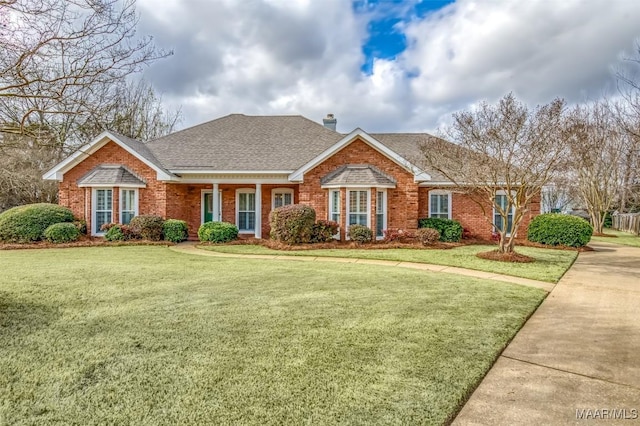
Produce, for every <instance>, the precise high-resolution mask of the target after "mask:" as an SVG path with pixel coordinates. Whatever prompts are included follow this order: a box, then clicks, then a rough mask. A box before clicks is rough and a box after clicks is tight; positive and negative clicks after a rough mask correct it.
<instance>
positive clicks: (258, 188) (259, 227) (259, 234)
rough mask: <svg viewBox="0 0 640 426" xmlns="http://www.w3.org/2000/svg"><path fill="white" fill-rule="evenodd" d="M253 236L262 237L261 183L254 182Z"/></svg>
mask: <svg viewBox="0 0 640 426" xmlns="http://www.w3.org/2000/svg"><path fill="white" fill-rule="evenodd" d="M255 215H256V221H255V226H254V229H255V233H254V234H255V237H256V238H262V184H261V183H256V213H255Z"/></svg>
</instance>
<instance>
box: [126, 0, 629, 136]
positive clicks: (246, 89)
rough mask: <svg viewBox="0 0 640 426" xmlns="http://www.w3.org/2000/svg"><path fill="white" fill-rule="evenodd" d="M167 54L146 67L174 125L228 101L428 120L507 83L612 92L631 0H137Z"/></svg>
mask: <svg viewBox="0 0 640 426" xmlns="http://www.w3.org/2000/svg"><path fill="white" fill-rule="evenodd" d="M137 8H138V12H139V13H140V25H139V32H140V33H141V34H145V35H152V36H153V37H154V41H155V43H156V45H157V46H158V47H160V48H163V49H167V50H173V52H174V54H173V55H172V56H171V57H169V58H167V59H163V60H160V61H158V62H157V63H155V64H154V65H152V66H151V67H150V68H148V69H146V70H145V72H144V78H145V79H147V80H148V81H149V82H150V83H151V84H152V85H153V86H154V87H155V89H156V90H157V91H158V92H159V93H160V94H161V95H162V98H163V103H164V105H165V106H166V107H167V108H170V109H176V108H180V109H181V111H182V116H183V119H182V123H181V125H180V127H181V128H184V127H190V126H193V125H196V124H199V123H202V122H205V121H209V120H213V119H215V118H218V117H221V116H224V115H227V114H232V113H241V114H247V115H295V114H300V115H303V116H305V117H307V118H309V119H311V120H314V121H317V122H322V118H323V117H325V116H326V114H327V113H332V114H334V115H335V117H336V118H337V120H338V126H337V130H338V131H340V132H343V133H348V132H350V131H351V130H353V129H355V128H356V127H360V128H362V129H364V130H365V131H368V132H423V131H426V132H431V133H437V130H438V128H439V127H441V126H442V125H446V124H447V123H448V122H449V121H450V120H451V114H452V113H454V112H456V111H460V110H464V109H469V108H473V106H474V105H477V103H478V102H481V101H487V102H490V103H492V102H496V101H497V100H498V99H499V98H501V97H502V96H504V95H505V94H507V93H509V92H513V93H514V94H515V95H516V97H517V98H518V99H520V100H522V101H524V102H526V103H527V104H529V105H531V106H535V105H538V104H543V103H547V102H550V101H551V100H553V99H554V98H556V97H562V98H564V99H566V100H567V102H568V103H569V104H573V103H578V102H583V101H588V100H594V99H599V98H601V97H603V96H609V97H611V96H615V95H616V93H617V89H616V81H615V78H613V76H614V74H615V71H616V70H617V69H619V68H620V67H624V66H628V64H629V61H628V60H627V59H628V58H630V57H634V55H638V56H637V57H640V54H638V42H639V40H640V39H639V37H640V25H638V23H639V22H640V1H637V0H540V1H536V0H526V1H525V0H513V1H511V0H501V1H498V0H479V1H474V0H455V1H451V0H422V1H420V0H407V1H393V0H356V1H349V0H163V1H161V2H158V1H157V0H138V1H137Z"/></svg>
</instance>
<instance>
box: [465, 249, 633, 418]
mask: <svg viewBox="0 0 640 426" xmlns="http://www.w3.org/2000/svg"><path fill="white" fill-rule="evenodd" d="M590 245H591V246H592V247H593V248H595V249H596V251H595V252H586V253H581V254H580V255H579V256H578V259H577V261H576V262H575V264H574V266H573V267H572V268H571V269H570V270H569V271H568V272H567V274H566V275H565V276H564V277H563V278H562V280H560V282H559V283H558V284H557V285H556V287H555V288H554V289H553V291H552V292H551V293H550V294H549V296H548V297H547V299H546V300H545V301H544V302H543V303H542V305H541V306H540V308H538V310H537V311H536V312H535V314H534V315H533V316H532V317H531V319H530V320H529V321H528V322H527V323H526V324H525V326H524V327H523V328H522V330H520V332H519V333H518V334H517V335H516V337H515V338H514V339H513V341H512V342H511V343H510V344H509V346H508V347H507V348H506V349H505V351H504V352H503V353H502V355H501V356H500V357H499V358H498V361H497V362H496V364H495V365H494V366H493V368H492V369H491V370H490V371H489V373H488V374H487V376H486V377H485V378H484V380H483V381H482V382H481V384H480V386H479V387H478V388H477V389H476V391H475V392H474V393H473V395H472V396H471V398H470V399H469V401H468V402H467V404H466V405H465V406H464V407H463V409H462V410H461V412H460V413H459V415H458V417H457V418H456V419H455V420H454V422H453V424H454V425H565V424H585V423H587V424H594V423H595V424H640V248H633V247H623V246H618V245H614V244H608V243H593V244H590ZM580 417H582V418H580Z"/></svg>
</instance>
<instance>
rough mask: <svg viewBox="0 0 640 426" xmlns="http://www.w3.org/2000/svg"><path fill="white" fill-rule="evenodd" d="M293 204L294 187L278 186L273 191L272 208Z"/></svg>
mask: <svg viewBox="0 0 640 426" xmlns="http://www.w3.org/2000/svg"><path fill="white" fill-rule="evenodd" d="M290 204H293V189H291V188H276V189H274V190H273V191H271V208H272V209H277V208H278V207H282V206H288V205H290Z"/></svg>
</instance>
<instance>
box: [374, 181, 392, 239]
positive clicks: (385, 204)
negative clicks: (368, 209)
mask: <svg viewBox="0 0 640 426" xmlns="http://www.w3.org/2000/svg"><path fill="white" fill-rule="evenodd" d="M374 189H375V190H376V229H372V231H373V236H374V237H375V239H376V240H383V239H384V230H385V229H387V226H388V222H389V218H388V216H389V204H388V201H387V200H388V198H387V190H386V189H385V188H381V187H377V188H374ZM379 192H381V193H382V205H383V207H384V210H383V212H382V215H383V216H382V218H383V219H382V235H380V236H378V235H376V234H377V231H378V214H379V213H378V193H379Z"/></svg>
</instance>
